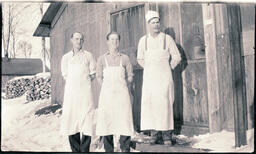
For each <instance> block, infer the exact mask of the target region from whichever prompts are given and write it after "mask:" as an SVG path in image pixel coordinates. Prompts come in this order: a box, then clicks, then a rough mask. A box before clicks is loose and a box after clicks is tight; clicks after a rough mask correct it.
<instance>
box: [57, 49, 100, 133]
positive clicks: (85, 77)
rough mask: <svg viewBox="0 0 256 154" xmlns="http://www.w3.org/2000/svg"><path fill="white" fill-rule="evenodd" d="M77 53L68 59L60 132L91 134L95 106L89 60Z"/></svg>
mask: <svg viewBox="0 0 256 154" xmlns="http://www.w3.org/2000/svg"><path fill="white" fill-rule="evenodd" d="M79 54H82V53H81V52H80V53H77V55H75V56H74V57H72V58H71V60H70V61H68V69H67V79H66V85H65V92H64V101H63V108H62V115H61V133H62V134H63V135H72V134H76V133H78V132H82V133H83V134H85V135H89V136H92V135H93V134H95V133H94V129H95V124H93V122H94V121H93V119H94V113H95V107H94V103H93V96H92V89H91V79H90V76H89V67H88V65H89V62H88V61H87V60H86V58H84V56H81V55H79Z"/></svg>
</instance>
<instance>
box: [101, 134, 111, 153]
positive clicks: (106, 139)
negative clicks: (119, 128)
mask: <svg viewBox="0 0 256 154" xmlns="http://www.w3.org/2000/svg"><path fill="white" fill-rule="evenodd" d="M103 143H104V149H105V152H114V139H113V135H108V136H104V137H103Z"/></svg>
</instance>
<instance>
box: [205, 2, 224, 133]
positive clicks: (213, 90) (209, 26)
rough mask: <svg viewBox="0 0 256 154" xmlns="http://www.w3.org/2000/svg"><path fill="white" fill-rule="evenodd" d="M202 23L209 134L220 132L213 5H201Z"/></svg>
mask: <svg viewBox="0 0 256 154" xmlns="http://www.w3.org/2000/svg"><path fill="white" fill-rule="evenodd" d="M202 10H203V23H204V35H205V37H204V38H205V46H206V48H205V51H206V52H205V56H206V73H207V92H208V114H209V129H210V132H217V131H220V130H221V120H220V96H219V83H218V82H219V81H218V80H219V78H218V67H217V54H218V53H217V52H218V50H217V48H216V47H217V45H216V35H215V34H216V27H215V14H214V4H203V5H202Z"/></svg>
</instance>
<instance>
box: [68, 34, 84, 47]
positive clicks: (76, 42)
mask: <svg viewBox="0 0 256 154" xmlns="http://www.w3.org/2000/svg"><path fill="white" fill-rule="evenodd" d="M71 42H72V44H73V48H75V49H81V48H82V46H83V43H84V37H83V35H82V34H80V33H74V34H73V37H72V38H71Z"/></svg>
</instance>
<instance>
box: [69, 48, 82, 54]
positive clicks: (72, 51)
mask: <svg viewBox="0 0 256 154" xmlns="http://www.w3.org/2000/svg"><path fill="white" fill-rule="evenodd" d="M81 51H82V49H80V50H79V51H78V52H77V53H79V52H81ZM71 53H72V56H75V52H74V49H72V50H71Z"/></svg>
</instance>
